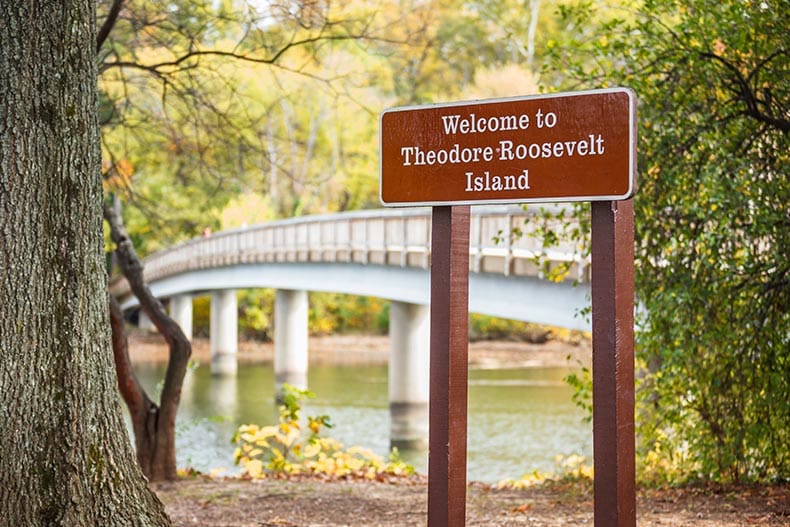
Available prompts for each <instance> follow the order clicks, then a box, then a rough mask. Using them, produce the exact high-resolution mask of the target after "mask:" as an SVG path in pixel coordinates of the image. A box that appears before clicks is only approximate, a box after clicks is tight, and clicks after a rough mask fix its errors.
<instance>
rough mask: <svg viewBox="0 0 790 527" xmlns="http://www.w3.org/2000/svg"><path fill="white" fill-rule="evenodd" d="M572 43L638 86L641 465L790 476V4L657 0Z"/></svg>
mask: <svg viewBox="0 0 790 527" xmlns="http://www.w3.org/2000/svg"><path fill="white" fill-rule="evenodd" d="M564 15H565V19H566V20H567V21H568V23H569V24H575V25H577V26H578V27H579V28H580V31H579V34H582V33H583V32H582V30H581V28H582V27H585V26H586V24H587V21H588V20H590V19H598V20H605V22H604V23H603V24H601V25H600V26H599V28H598V29H599V31H598V32H597V34H596V37H595V38H589V39H579V40H577V41H575V42H574V46H573V49H572V51H573V52H574V53H566V51H567V49H566V50H562V52H560V51H559V50H558V51H557V53H556V54H555V61H554V64H555V67H556V66H557V65H560V66H561V67H563V68H564V70H565V71H566V72H568V74H569V76H568V78H567V79H565V82H569V83H572V84H573V85H575V86H582V85H583V86H587V87H592V86H595V87H600V86H607V85H625V86H629V87H631V88H633V89H635V90H636V92H637V94H638V97H639V101H640V103H639V123H640V129H639V145H638V147H639V167H640V168H639V178H638V185H639V189H638V193H637V195H636V198H635V209H636V260H637V261H636V265H637V269H636V271H637V276H636V285H637V295H638V300H639V302H640V303H641V305H642V306H643V307H644V312H643V313H644V316H643V319H642V320H641V325H640V331H639V333H638V350H637V352H638V368H639V372H638V373H639V381H638V383H639V386H638V397H639V401H638V403H639V404H638V416H637V424H638V431H639V440H638V445H639V452H640V461H641V463H640V468H641V476H642V477H643V478H644V479H646V480H654V481H659V482H661V481H673V482H677V481H682V480H713V481H778V480H787V479H788V477H789V476H790V309H789V308H790V208H789V206H788V204H789V203H790V181H789V180H788V173H789V172H790V170H789V169H790V93H789V90H790V85H789V84H788V82H787V81H788V78H790V75H788V74H789V73H790V37H789V35H790V33H788V27H790V5H789V4H788V3H787V2H786V1H779V0H775V1H765V2H752V1H745V2H735V1H724V2H721V1H709V0H694V1H685V2H676V1H667V0H650V1H646V2H644V3H642V4H638V5H636V6H635V11H620V12H617V11H608V12H606V13H602V12H601V11H598V10H596V9H595V8H594V5H593V4H592V3H579V4H577V5H576V6H574V7H573V8H568V9H566V10H565V11H564Z"/></svg>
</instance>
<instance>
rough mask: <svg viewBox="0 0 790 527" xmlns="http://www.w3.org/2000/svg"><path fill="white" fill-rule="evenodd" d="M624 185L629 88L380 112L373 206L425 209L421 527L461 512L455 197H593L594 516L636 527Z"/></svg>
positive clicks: (465, 262) (464, 288)
mask: <svg viewBox="0 0 790 527" xmlns="http://www.w3.org/2000/svg"><path fill="white" fill-rule="evenodd" d="M635 186H636V96H635V94H634V93H633V92H632V91H631V90H628V89H623V88H612V89H605V90H591V91H586V92H573V93H566V94H558V95H540V96H534V97H518V98H512V99H496V100H490V101H473V102H468V103H451V104H443V105H429V106H420V107H406V108H395V109H392V110H387V111H385V112H383V113H382V115H381V201H382V203H383V204H384V205H387V206H406V205H431V206H433V220H432V221H433V230H432V240H431V372H430V381H431V386H430V403H429V408H430V414H429V415H430V417H429V420H430V422H429V439H428V444H429V458H428V525H429V527H446V526H460V525H464V523H465V520H466V518H465V515H466V425H467V423H466V421H467V414H466V405H467V378H468V369H467V366H468V362H467V351H468V332H467V331H468V318H467V317H468V305H469V302H468V300H469V207H468V206H467V205H470V204H477V203H530V202H538V203H542V202H552V201H591V202H592V324H593V407H594V414H593V456H594V459H593V463H594V465H595V483H594V485H595V524H596V525H598V526H600V527H634V526H635V525H636V496H635V490H634V488H635V485H634V450H635V449H634V218H633V215H634V213H633V203H632V201H631V199H630V198H631V196H632V195H633V192H634V189H635ZM506 234H507V235H509V234H510V233H506ZM404 250H405V248H404ZM525 301H529V299H525Z"/></svg>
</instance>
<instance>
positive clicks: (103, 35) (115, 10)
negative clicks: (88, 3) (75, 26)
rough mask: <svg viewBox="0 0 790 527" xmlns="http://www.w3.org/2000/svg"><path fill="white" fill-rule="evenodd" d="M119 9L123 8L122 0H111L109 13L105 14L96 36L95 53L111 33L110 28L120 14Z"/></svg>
mask: <svg viewBox="0 0 790 527" xmlns="http://www.w3.org/2000/svg"><path fill="white" fill-rule="evenodd" d="M121 7H123V0H113V3H112V6H110V12H109V13H107V18H106V19H105V20H104V24H102V26H101V29H99V33H98V34H97V35H96V52H97V53H98V52H99V50H100V49H101V47H102V45H103V44H104V41H105V40H107V37H108V36H109V35H110V31H112V28H113V27H114V26H115V22H116V21H117V20H118V14H119V13H120V12H121Z"/></svg>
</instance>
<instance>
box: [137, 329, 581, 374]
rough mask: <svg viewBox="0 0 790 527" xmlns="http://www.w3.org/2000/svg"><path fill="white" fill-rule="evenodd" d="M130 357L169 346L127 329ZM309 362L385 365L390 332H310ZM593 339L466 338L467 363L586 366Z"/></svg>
mask: <svg viewBox="0 0 790 527" xmlns="http://www.w3.org/2000/svg"><path fill="white" fill-rule="evenodd" d="M128 339H129V357H130V359H131V360H132V362H133V363H142V362H166V361H167V359H168V354H169V352H168V349H167V345H166V344H165V342H164V339H163V338H162V337H160V336H159V335H158V334H156V333H144V332H141V331H137V330H135V331H131V332H130V333H129V334H128ZM308 349H309V352H308V356H309V363H310V364H314V365H316V364H333V365H347V366H350V365H363V364H364V365H386V364H387V362H388V359H389V337H388V336H386V335H370V334H345V335H326V336H311V337H310V338H309V341H308ZM591 356H592V344H591V342H590V341H589V340H588V339H582V340H580V341H579V342H578V343H573V342H564V341H561V340H556V339H555V340H549V341H547V342H545V343H542V344H532V343H529V342H520V341H507V340H479V341H474V342H470V343H469V367H470V368H477V369H498V368H569V369H576V368H577V367H578V366H579V364H580V363H581V364H583V365H586V366H589V364H590V362H591ZM192 359H193V360H197V361H198V362H200V363H208V362H210V360H211V349H210V343H209V340H208V339H207V338H205V337H195V338H193V340H192ZM238 360H239V362H263V363H267V362H272V361H273V360H274V344H273V343H272V342H260V341H254V340H240V341H239V349H238Z"/></svg>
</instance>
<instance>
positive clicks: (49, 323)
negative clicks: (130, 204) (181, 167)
mask: <svg viewBox="0 0 790 527" xmlns="http://www.w3.org/2000/svg"><path fill="white" fill-rule="evenodd" d="M0 20H2V21H3V22H2V23H1V24H0V94H2V96H0V310H1V311H0V452H1V453H2V454H0V525H9V526H10V525H14V526H16V525H26V526H39V525H41V526H45V525H46V526H51V525H64V526H65V525H69V526H71V525H103V526H114V525H119V526H120V525H124V526H128V525H141V526H142V525H146V526H149V525H155V526H159V525H169V521H168V519H167V517H166V515H165V513H164V509H163V506H162V504H161V503H160V502H159V500H158V499H157V498H156V496H155V495H154V494H153V493H152V492H151V491H150V490H149V489H148V487H147V485H146V481H145V478H144V477H143V475H142V473H141V471H140V469H139V468H138V466H137V464H136V463H135V462H134V457H133V454H132V449H131V445H130V443H129V439H128V434H127V432H126V429H125V426H124V423H123V419H122V416H121V408H120V404H119V400H118V395H117V391H116V389H115V376H114V375H113V366H112V363H111V362H110V361H111V360H112V359H111V357H112V355H111V354H110V353H109V350H110V345H111V344H110V335H109V330H108V328H109V320H108V314H107V278H106V271H105V269H104V259H103V235H102V221H101V203H102V188H101V178H100V152H99V135H98V125H97V115H96V108H97V100H96V99H97V96H96V74H97V72H96V63H95V60H96V59H95V47H96V28H95V24H96V13H95V4H94V2H92V1H90V0H64V1H54V0H38V1H36V2H33V1H32V0H0Z"/></svg>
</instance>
